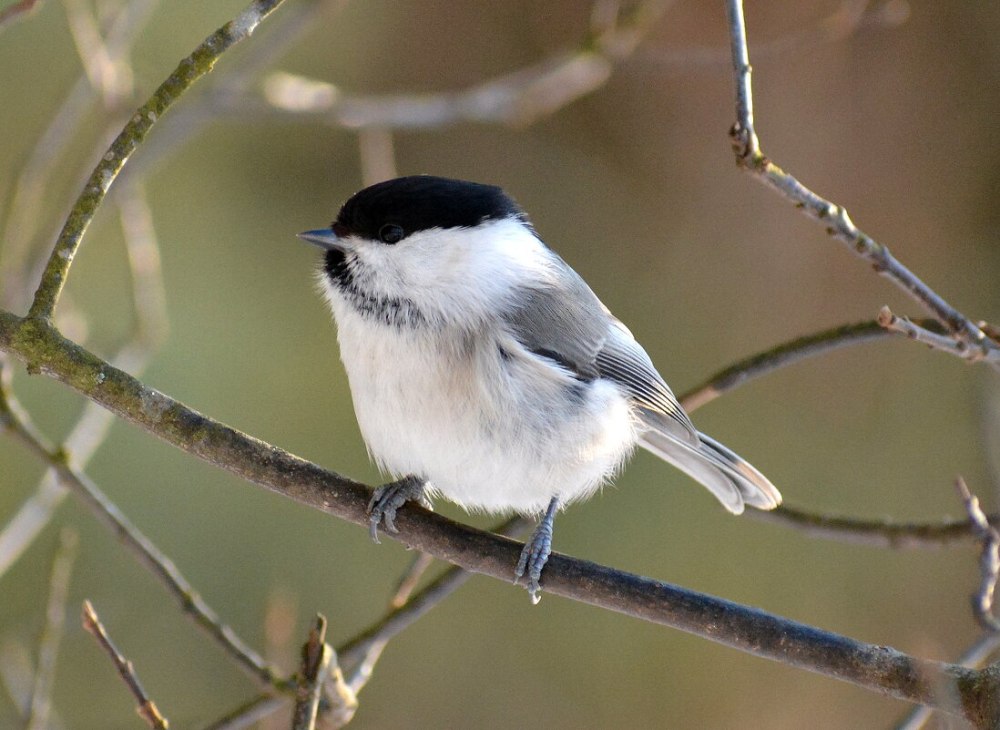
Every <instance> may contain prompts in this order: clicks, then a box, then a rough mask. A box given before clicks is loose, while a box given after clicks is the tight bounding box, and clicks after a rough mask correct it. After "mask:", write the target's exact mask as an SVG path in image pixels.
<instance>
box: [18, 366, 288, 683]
mask: <svg viewBox="0 0 1000 730" xmlns="http://www.w3.org/2000/svg"><path fill="white" fill-rule="evenodd" d="M109 367H110V366H109ZM0 402H2V403H5V404H6V407H7V413H8V414H11V413H16V412H18V411H20V410H23V409H21V408H20V407H19V406H18V404H17V401H16V399H14V398H13V397H12V396H11V395H10V394H7V395H6V398H4V399H2V400H0ZM8 430H9V431H10V432H11V433H12V434H13V435H14V436H15V437H16V438H17V439H18V440H19V441H21V442H22V443H23V444H25V445H26V446H27V447H28V449H29V450H30V451H31V452H32V453H34V454H35V455H36V456H38V457H39V458H41V459H42V460H43V461H44V462H45V463H46V464H48V465H49V466H50V467H51V468H52V469H53V470H54V471H55V472H56V473H57V474H58V476H59V479H60V480H61V481H62V483H63V484H64V485H66V486H67V487H69V488H70V489H72V490H73V491H74V492H76V494H77V495H78V496H79V497H80V498H82V500H83V502H84V504H86V505H87V506H88V507H89V508H90V509H91V511H92V512H93V513H94V514H95V515H96V516H97V518H98V520H99V521H100V522H101V523H102V524H103V525H105V526H106V527H108V528H109V529H111V530H112V531H113V532H114V533H115V534H116V535H117V537H118V538H119V540H120V541H121V543H122V544H123V545H124V546H126V547H127V548H128V549H129V551H130V552H132V554H133V555H134V556H135V557H136V558H137V559H138V560H139V562H140V563H141V564H142V565H144V566H145V567H146V568H147V569H149V571H150V572H151V573H152V574H153V575H154V576H155V577H156V578H157V579H158V580H159V581H160V583H161V584H163V585H164V587H166V588H167V590H168V591H169V592H170V593H171V594H172V595H174V597H175V598H177V600H178V601H179V602H180V604H181V606H182V607H183V609H184V611H185V613H187V614H188V615H190V616H191V617H192V618H193V619H194V621H195V623H196V624H197V625H198V626H200V627H201V628H203V629H204V630H205V631H207V632H208V634H209V635H210V636H212V638H214V639H215V640H216V641H217V642H218V643H219V645H220V646H221V647H222V648H223V649H224V650H225V651H226V652H227V653H228V654H229V655H230V656H231V657H233V659H234V660H235V661H236V663H237V665H238V666H239V667H240V668H241V669H243V670H244V671H246V672H247V673H248V674H250V676H252V677H254V678H255V679H257V680H258V681H260V682H263V683H264V684H265V685H267V686H272V687H276V688H284V687H285V686H286V682H285V680H283V679H282V678H281V675H280V673H279V672H278V671H277V670H276V669H274V668H273V667H271V666H269V665H267V664H266V663H265V662H264V660H263V659H261V657H260V656H259V655H258V654H257V653H256V652H255V651H254V650H253V649H251V648H250V647H249V645H247V644H246V642H244V641H243V640H242V639H241V638H240V637H239V636H237V635H236V633H235V632H234V631H233V630H232V628H230V627H229V626H227V625H226V624H224V623H223V622H222V620H221V619H220V618H219V616H218V615H217V614H216V613H215V611H213V610H212V608H211V607H210V606H209V605H208V604H207V603H205V600H204V599H203V598H202V597H201V596H200V595H199V594H198V593H197V591H195V589H194V587H193V586H192V585H191V584H190V583H189V582H188V580H187V579H186V578H185V577H184V575H183V574H182V573H181V572H180V571H179V570H178V569H177V566H175V565H174V563H173V561H171V560H170V558H168V557H167V556H166V555H164V554H163V553H162V552H161V551H160V550H159V548H157V547H156V545H154V544H153V542H152V541H151V540H150V539H149V538H148V537H146V535H144V534H143V533H142V532H141V531H140V530H139V529H138V528H137V527H136V526H135V525H133V524H132V522H131V521H130V520H129V519H128V518H127V517H126V516H125V515H124V514H123V513H122V511H121V510H120V509H118V507H117V506H116V505H115V504H114V502H112V501H111V500H110V499H108V497H107V495H105V494H104V492H102V491H101V490H100V489H99V488H98V487H97V485H96V484H95V483H94V482H93V481H91V479H90V477H88V476H87V475H86V474H85V473H84V472H83V471H81V470H80V469H77V468H76V467H74V466H72V465H71V464H69V463H68V462H67V460H66V458H65V454H64V453H63V452H62V451H58V450H53V449H52V448H51V447H50V446H48V445H47V443H46V442H45V440H43V439H41V438H40V437H38V436H37V435H35V434H34V433H33V432H32V431H30V430H28V429H27V428H25V426H24V424H23V423H21V422H20V421H19V420H17V419H16V418H12V419H11V422H10V423H9V424H8Z"/></svg>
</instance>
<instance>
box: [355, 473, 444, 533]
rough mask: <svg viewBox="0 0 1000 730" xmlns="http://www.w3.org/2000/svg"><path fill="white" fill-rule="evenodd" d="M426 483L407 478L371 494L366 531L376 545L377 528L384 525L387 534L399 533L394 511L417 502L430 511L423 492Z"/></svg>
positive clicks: (386, 485)
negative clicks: (409, 503) (408, 503)
mask: <svg viewBox="0 0 1000 730" xmlns="http://www.w3.org/2000/svg"><path fill="white" fill-rule="evenodd" d="M425 486H426V482H425V481H424V480H423V479H421V478H420V477H416V476H408V477H403V478H402V479H398V480H397V481H394V482H389V483H388V484H383V485H382V486H381V487H379V488H378V489H376V490H375V493H374V494H372V498H371V501H369V502H368V530H369V533H370V534H371V536H372V540H374V541H375V543H376V544H378V543H379V540H378V526H379V525H380V524H381V525H384V527H385V529H386V531H387V532H399V530H397V529H396V510H398V509H399V508H400V507H402V506H403V505H404V504H406V503H407V502H417V503H418V504H420V506H421V507H425V508H426V509H432V506H431V502H430V500H429V499H427V495H426V493H425V491H424V487H425Z"/></svg>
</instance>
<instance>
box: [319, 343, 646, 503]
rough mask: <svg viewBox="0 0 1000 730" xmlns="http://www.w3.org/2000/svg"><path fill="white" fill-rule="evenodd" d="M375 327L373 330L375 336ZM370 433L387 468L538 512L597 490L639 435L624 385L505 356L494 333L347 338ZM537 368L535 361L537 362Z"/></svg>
mask: <svg viewBox="0 0 1000 730" xmlns="http://www.w3.org/2000/svg"><path fill="white" fill-rule="evenodd" d="M367 334H368V335H371V334H372V333H371V331H369V332H368V333H367ZM339 339H340V346H341V357H342V359H343V361H344V365H345V368H346V370H347V374H348V378H349V380H350V383H351V393H352V397H353V399H354V409H355V413H356V415H357V419H358V424H359V426H360V428H361V433H362V435H363V437H364V439H365V443H366V444H367V446H368V449H369V451H370V452H371V454H372V456H373V457H374V458H375V460H376V461H377V462H378V464H379V465H380V467H381V468H383V469H384V470H385V471H387V472H389V473H390V474H392V475H394V476H404V475H408V474H415V475H417V476H420V477H423V478H425V479H427V480H429V481H430V482H431V486H432V490H433V492H434V493H437V494H440V495H442V496H444V497H445V498H447V499H449V500H451V501H453V502H456V503H457V504H459V505H462V506H463V507H465V508H466V509H471V510H484V511H488V512H509V511H512V510H513V511H518V512H522V513H537V512H540V511H542V510H544V509H545V507H546V506H547V505H548V503H549V501H550V500H551V499H552V497H553V496H557V495H558V496H559V498H560V501H561V502H562V503H563V504H567V503H569V502H572V501H574V500H578V499H582V498H585V497H587V496H590V495H591V494H592V493H593V492H594V491H595V490H596V489H597V488H598V487H599V486H600V485H601V483H602V482H603V481H604V480H605V479H606V478H607V477H608V476H609V475H610V474H611V473H612V472H613V471H614V470H615V469H616V468H617V467H618V466H619V465H620V464H621V462H622V460H623V459H624V458H625V457H626V456H627V455H628V454H629V453H630V451H631V449H632V448H633V446H634V444H635V442H636V427H635V423H634V419H633V417H632V414H631V411H630V408H629V405H628V402H627V401H626V399H625V398H624V397H622V395H621V393H620V392H619V391H618V389H617V387H616V386H614V385H613V384H611V383H609V382H606V381H602V380H596V381H593V382H590V383H575V381H574V383H573V386H574V387H573V392H572V393H567V392H566V388H567V386H566V384H565V383H563V382H558V381H557V380H555V379H553V378H551V377H539V375H538V372H537V370H538V366H537V365H534V366H532V364H531V363H525V362H517V361H510V360H508V359H506V358H503V357H501V356H500V355H499V353H498V351H497V348H496V346H495V344H494V340H493V339H491V338H483V341H480V342H476V341H472V342H469V341H466V342H465V343H463V344H462V345H461V346H459V347H448V346H447V345H446V344H445V343H447V344H448V345H454V344H455V343H456V338H453V337H448V338H442V340H441V341H435V338H432V337H416V336H409V335H408V334H407V333H403V334H402V335H400V333H399V331H395V332H393V333H392V335H391V336H388V337H387V336H361V337H352V336H350V335H346V336H345V328H343V327H342V328H341V329H340V336H339ZM532 368H534V369H532Z"/></svg>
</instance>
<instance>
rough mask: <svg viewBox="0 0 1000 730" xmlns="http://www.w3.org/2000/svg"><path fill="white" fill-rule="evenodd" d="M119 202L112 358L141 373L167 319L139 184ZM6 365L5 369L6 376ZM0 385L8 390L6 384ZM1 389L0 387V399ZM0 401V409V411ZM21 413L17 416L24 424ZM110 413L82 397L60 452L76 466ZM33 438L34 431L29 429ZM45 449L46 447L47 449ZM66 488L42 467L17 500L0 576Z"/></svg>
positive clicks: (2, 536)
mask: <svg viewBox="0 0 1000 730" xmlns="http://www.w3.org/2000/svg"><path fill="white" fill-rule="evenodd" d="M117 202H118V204H119V206H120V212H121V216H120V217H121V224H122V232H123V234H124V238H125V247H126V251H127V254H128V256H127V260H128V263H129V272H130V279H131V295H132V301H133V311H134V312H135V326H134V327H133V330H132V334H131V335H130V337H129V340H128V341H127V342H126V343H125V344H124V345H123V346H122V347H121V349H120V350H119V351H118V353H117V354H116V355H115V356H114V357H113V358H112V362H113V363H114V364H115V366H116V367H119V368H122V369H123V370H127V371H128V372H130V373H133V374H135V375H137V376H138V375H141V374H142V372H143V371H144V370H145V369H146V366H147V365H148V364H149V361H150V360H151V359H152V356H153V353H154V352H155V351H156V350H157V349H159V346H160V344H161V343H162V342H163V340H164V339H165V338H166V335H167V329H168V323H167V309H166V297H165V295H164V291H163V277H162V272H161V268H160V254H159V245H158V243H157V240H156V231H155V229H154V228H153V223H152V215H151V212H150V209H149V204H148V202H147V201H146V196H145V190H144V186H142V185H141V184H140V183H139V182H138V181H136V182H134V183H132V184H130V185H127V186H126V189H125V192H124V194H123V195H122V196H121V198H120V200H118V201H117ZM9 373H10V369H9V368H8V369H7V377H9ZM0 389H3V390H5V391H7V392H9V390H10V386H9V383H6V384H0ZM2 400H3V393H2V392H0V401H2ZM2 407H3V405H2V403H0V410H2ZM25 417H26V414H22V415H21V416H20V419H21V421H22V423H25V421H24V419H25ZM113 422H114V415H113V414H111V413H109V412H108V411H107V410H105V409H104V408H101V407H100V406H98V405H97V404H96V403H93V402H90V401H88V402H87V405H86V406H85V407H84V409H83V413H82V414H81V415H80V418H79V419H78V420H77V422H76V424H75V425H74V426H73V428H72V430H71V431H70V433H69V435H68V436H67V437H66V440H65V442H64V443H63V446H62V449H61V451H62V452H63V454H65V455H66V458H67V459H69V460H70V461H71V462H72V463H73V465H74V466H75V467H77V468H79V469H83V468H85V467H86V465H87V462H89V461H90V459H91V457H92V456H93V455H94V454H95V453H96V452H97V449H98V448H99V447H100V445H101V444H102V443H103V442H104V439H105V437H106V436H107V434H108V431H109V429H110V428H111V424H112V423H113ZM34 438H35V439H36V440H37V439H38V438H39V435H38V434H37V432H36V433H35V436H34ZM50 450H51V449H50ZM66 493H67V490H66V488H65V487H63V486H62V484H60V483H59V480H58V478H57V476H56V475H55V473H54V472H52V471H51V470H50V471H48V472H46V474H45V475H44V476H43V477H42V480H41V482H40V483H39V485H38V487H37V489H36V490H35V492H34V493H33V494H32V495H31V496H30V497H29V498H28V499H27V500H26V501H25V502H24V503H23V504H22V505H21V507H20V508H19V509H18V511H17V513H16V514H15V515H14V516H13V517H12V518H11V519H10V520H9V521H8V522H7V524H6V525H4V526H3V529H2V530H0V576H2V575H3V574H4V573H5V572H6V571H7V570H8V569H9V568H10V566H11V565H12V564H13V563H15V562H16V561H17V559H18V558H19V557H20V556H21V555H22V554H23V553H24V551H25V550H27V548H28V546H29V545H30V544H31V543H32V542H33V541H34V540H35V539H36V538H37V537H38V535H40V534H41V532H42V530H43V529H44V528H45V526H46V525H47V524H48V523H49V521H50V520H51V519H52V516H53V515H54V514H55V510H56V509H57V508H58V507H59V505H60V504H62V502H63V499H65V497H66Z"/></svg>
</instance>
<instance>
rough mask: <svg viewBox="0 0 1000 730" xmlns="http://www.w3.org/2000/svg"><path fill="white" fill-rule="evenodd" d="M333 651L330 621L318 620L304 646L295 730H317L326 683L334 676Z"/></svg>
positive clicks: (294, 723) (295, 713)
mask: <svg viewBox="0 0 1000 730" xmlns="http://www.w3.org/2000/svg"><path fill="white" fill-rule="evenodd" d="M332 656H333V651H332V650H331V649H330V646H329V645H328V644H327V643H326V617H325V616H323V615H322V614H319V615H317V616H316V625H315V626H314V627H313V628H311V629H310V630H309V640H308V641H306V643H305V644H304V645H303V646H302V665H301V667H300V669H299V675H298V681H297V685H298V686H297V687H296V689H295V709H294V711H293V712H292V730H315V728H316V713H317V712H318V711H319V701H320V698H321V697H322V696H323V683H324V682H325V681H326V677H327V675H328V674H329V673H330V659H331V658H332Z"/></svg>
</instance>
